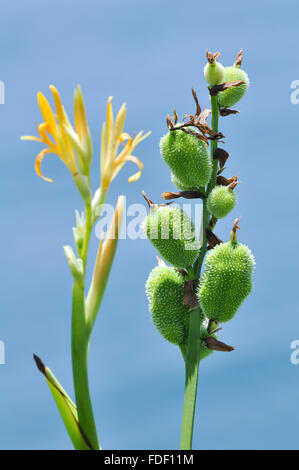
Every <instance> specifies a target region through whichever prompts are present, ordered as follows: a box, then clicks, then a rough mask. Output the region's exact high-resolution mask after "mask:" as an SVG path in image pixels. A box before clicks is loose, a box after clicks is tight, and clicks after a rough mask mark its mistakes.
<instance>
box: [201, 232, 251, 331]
mask: <svg viewBox="0 0 299 470" xmlns="http://www.w3.org/2000/svg"><path fill="white" fill-rule="evenodd" d="M253 267H254V257H253V255H252V253H251V251H250V250H249V248H248V247H247V246H245V245H242V244H241V243H238V242H237V241H228V242H226V243H222V244H221V245H217V246H216V247H215V248H213V250H211V251H210V252H209V254H208V255H207V258H206V263H205V271H204V274H203V276H202V278H201V281H200V285H199V288H198V292H197V294H198V299H199V302H200V305H201V308H202V309H203V311H204V313H205V315H206V316H207V317H208V318H210V319H213V320H217V321H218V322H226V321H229V320H231V319H232V318H233V317H234V315H235V314H236V312H237V310H238V308H239V307H240V305H241V304H242V302H243V301H244V300H245V299H246V297H247V296H248V295H249V294H250V292H251V289H252V271H253Z"/></svg>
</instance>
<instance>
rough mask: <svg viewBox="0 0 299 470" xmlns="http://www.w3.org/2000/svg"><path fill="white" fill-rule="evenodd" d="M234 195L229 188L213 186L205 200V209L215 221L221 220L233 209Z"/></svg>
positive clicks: (235, 197)
mask: <svg viewBox="0 0 299 470" xmlns="http://www.w3.org/2000/svg"><path fill="white" fill-rule="evenodd" d="M236 202H237V196H236V193H235V192H234V191H233V190H232V189H231V188H230V187H229V186H215V188H214V189H213V190H212V191H211V192H210V194H209V196H208V200H207V208H208V211H209V212H210V214H211V215H213V216H214V217H216V219H222V217H226V216H227V214H229V212H230V211H231V210H233V208H234V207H235V205H236Z"/></svg>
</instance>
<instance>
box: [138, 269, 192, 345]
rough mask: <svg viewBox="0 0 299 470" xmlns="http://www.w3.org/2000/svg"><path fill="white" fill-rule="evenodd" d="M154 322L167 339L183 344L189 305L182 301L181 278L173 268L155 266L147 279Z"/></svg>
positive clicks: (186, 330)
mask: <svg viewBox="0 0 299 470" xmlns="http://www.w3.org/2000/svg"><path fill="white" fill-rule="evenodd" d="M146 293H147V297H148V301H149V309H150V312H151V317H152V320H153V323H154V325H155V327H156V328H157V330H158V331H159V333H160V334H161V335H162V336H163V337H164V338H165V339H166V340H167V341H170V343H174V344H177V345H180V344H183V343H184V342H185V341H186V339H187V335H188V322H189V313H188V311H189V307H188V306H187V305H183V298H184V278H183V276H182V275H181V274H180V273H179V272H178V271H176V270H175V269H174V268H171V267H166V266H157V267H156V268H154V269H153V270H152V272H151V273H150V275H149V278H148V280H147V282H146Z"/></svg>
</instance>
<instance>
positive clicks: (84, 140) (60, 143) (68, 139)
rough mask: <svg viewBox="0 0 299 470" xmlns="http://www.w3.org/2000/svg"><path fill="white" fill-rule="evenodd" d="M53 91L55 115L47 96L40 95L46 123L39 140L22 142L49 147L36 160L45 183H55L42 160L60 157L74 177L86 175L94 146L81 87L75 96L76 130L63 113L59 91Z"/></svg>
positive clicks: (31, 138) (41, 126)
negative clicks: (45, 170)
mask: <svg viewBox="0 0 299 470" xmlns="http://www.w3.org/2000/svg"><path fill="white" fill-rule="evenodd" d="M50 90H51V91H52V94H53V98H54V102H55V108H56V114H54V113H53V111H52V109H51V106H50V104H49V102H48V101H47V99H46V98H45V96H44V95H43V94H42V93H41V92H39V93H38V94H37V101H38V105H39V107H40V110H41V114H42V116H43V118H44V122H43V123H42V124H40V125H39V126H38V132H39V137H35V136H23V137H21V139H22V140H35V141H38V142H41V143H43V144H45V145H46V148H44V149H43V150H41V152H40V153H39V154H38V156H37V158H36V160H35V170H36V172H37V174H38V175H39V176H40V177H41V178H43V179H44V180H46V181H50V182H53V180H52V179H50V178H46V177H45V176H44V175H43V174H42V172H41V163H42V160H43V159H44V157H45V156H46V155H47V154H48V153H53V154H56V155H58V157H59V158H60V159H61V160H62V161H63V162H64V163H65V165H66V166H67V167H68V169H69V170H70V172H71V174H72V175H73V177H75V176H76V175H77V174H78V173H79V172H80V173H82V174H83V175H86V174H88V169H89V166H90V163H91V156H92V144H91V138H90V134H89V129H88V125H87V119H86V113H85V107H84V102H83V97H82V93H81V89H80V87H78V88H77V90H75V96H74V122H75V130H74V129H73V127H72V125H71V123H70V121H69V119H68V116H67V114H66V112H65V110H64V107H63V105H62V102H61V98H60V95H59V93H58V91H57V89H56V88H55V87H54V86H53V85H50ZM75 152H76V153H75ZM76 156H77V158H76ZM77 160H78V162H77ZM77 163H78V165H79V169H78V165H77Z"/></svg>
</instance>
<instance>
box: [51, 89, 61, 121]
mask: <svg viewBox="0 0 299 470" xmlns="http://www.w3.org/2000/svg"><path fill="white" fill-rule="evenodd" d="M49 88H50V90H51V91H52V94H53V98H54V102H55V107H56V114H57V118H58V120H60V121H63V117H64V112H63V105H62V101H61V98H60V95H59V93H58V90H57V88H56V87H55V86H54V85H50V86H49Z"/></svg>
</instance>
